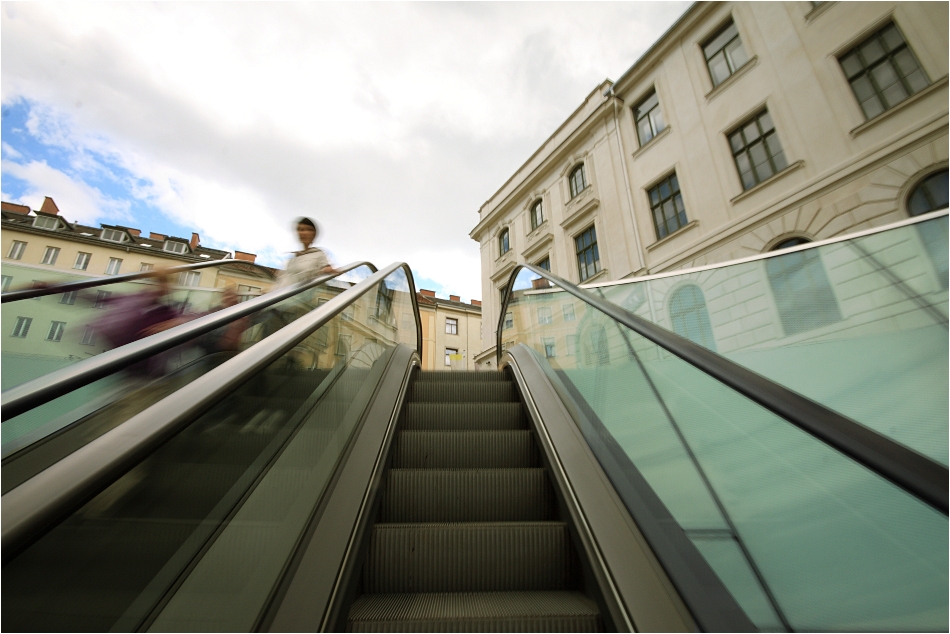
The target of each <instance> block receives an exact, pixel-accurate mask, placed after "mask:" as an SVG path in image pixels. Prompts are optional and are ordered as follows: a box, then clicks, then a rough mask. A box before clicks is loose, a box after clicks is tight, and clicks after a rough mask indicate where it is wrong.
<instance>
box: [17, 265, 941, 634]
mask: <svg viewBox="0 0 950 634" xmlns="http://www.w3.org/2000/svg"><path fill="white" fill-rule="evenodd" d="M776 257H784V256H781V255H779V256H776ZM609 300H610V295H609V294H608V296H607V298H605V297H604V293H601V292H596V291H593V292H592V291H591V290H586V289H583V288H579V287H577V286H575V285H573V284H571V283H569V282H566V281H565V280H562V279H560V278H558V277H557V276H555V275H552V274H550V273H549V272H547V271H544V270H540V269H537V268H535V267H530V266H522V267H520V268H516V270H515V271H514V272H513V274H512V276H511V279H510V281H509V285H508V288H507V292H506V297H505V309H504V310H502V311H501V315H500V319H499V324H498V330H497V333H498V351H499V356H498V360H499V365H498V367H499V368H501V370H500V371H496V372H479V373H465V372H422V371H420V369H419V365H420V361H419V359H420V352H421V334H422V332H421V328H420V321H419V316H418V308H417V306H416V304H415V289H414V286H413V282H412V276H411V273H410V272H409V270H408V267H406V266H405V265H401V264H394V265H391V266H389V267H387V268H385V269H383V270H380V271H379V272H377V273H374V274H373V275H370V276H369V277H367V278H366V279H364V280H362V281H361V282H359V283H357V284H355V285H353V286H352V287H350V288H349V289H347V290H345V291H343V292H341V293H339V294H337V295H336V296H334V297H332V298H330V299H329V301H327V302H326V303H323V304H321V305H319V306H317V307H316V308H314V309H313V310H311V311H310V312H308V313H306V314H304V315H302V316H300V317H299V318H298V319H296V321H293V322H292V323H290V324H289V325H287V326H285V327H284V328H281V329H280V330H278V331H276V332H275V333H273V334H271V335H270V336H268V337H266V338H264V339H262V340H260V341H258V342H256V343H254V345H252V346H250V347H248V348H247V349H246V350H244V351H243V352H241V353H239V354H237V355H236V356H233V357H231V358H228V359H226V360H224V361H222V362H221V363H220V364H218V365H216V366H215V367H213V368H211V369H209V370H208V371H207V372H205V373H203V374H202V375H201V376H200V377H197V378H195V379H194V380H192V381H190V382H188V383H187V384H185V385H183V386H182V387H180V388H178V389H177V390H176V391H175V392H174V393H172V394H171V395H169V396H167V397H165V398H163V399H162V400H160V401H158V402H157V403H155V404H153V405H151V406H149V407H146V408H145V409H143V410H142V411H140V412H138V413H136V414H135V415H133V416H131V417H130V418H129V419H128V420H127V421H125V422H123V423H121V424H119V425H117V426H115V427H114V428H112V429H110V430H107V431H105V432H104V433H102V434H101V435H100V436H98V437H96V438H93V439H91V440H90V441H89V442H87V443H85V444H83V445H82V446H80V447H78V448H77V449H75V450H74V451H72V452H71V453H69V454H68V455H65V456H63V457H62V458H61V459H59V460H57V461H56V462H55V463H52V464H49V465H48V466H47V467H46V468H44V469H41V470H38V471H37V472H36V473H35V474H34V475H33V476H32V477H29V478H25V479H21V480H22V482H21V483H20V484H19V485H18V486H14V487H12V488H10V489H7V488H6V484H5V485H4V486H5V488H4V495H3V561H4V568H3V581H4V583H3V599H4V600H5V603H4V611H3V617H2V618H3V626H5V627H6V628H7V629H11V630H12V629H23V630H63V629H69V630H116V631H126V630H149V631H207V630H216V631H221V630H226V631H344V630H347V631H659V630H663V631H687V630H688V631H753V630H763V631H801V630H862V631H889V630H913V631H932V630H945V629H946V627H947V618H948V617H947V598H946V597H947V540H946V535H947V469H946V466H945V465H944V464H941V463H940V462H939V461H935V460H934V459H932V458H930V457H928V456H927V455H925V454H924V453H922V452H919V451H915V450H914V449H913V448H908V447H907V446H905V445H902V444H899V443H897V442H895V441H894V440H893V439H892V438H891V437H889V436H888V435H886V434H883V433H880V432H879V431H876V430H875V429H873V428H871V427H868V426H864V425H862V424H860V423H858V422H856V421H854V420H852V419H850V418H848V417H847V416H844V415H842V414H840V413H839V412H837V411H835V410H834V409H831V408H829V407H827V406H826V405H824V404H822V403H821V402H819V401H816V400H812V399H809V398H806V397H805V396H802V395H801V394H798V393H796V392H793V391H791V390H789V389H788V388H787V387H785V386H783V385H781V384H780V383H777V382H775V381H773V380H770V379H768V378H766V377H763V376H762V375H760V374H757V373H754V372H751V371H750V370H749V369H748V368H746V367H744V366H741V365H740V364H738V363H736V362H734V361H732V360H730V359H729V358H726V357H725V356H723V355H719V354H717V353H715V352H714V351H712V350H710V349H709V348H708V347H704V346H702V345H699V344H697V343H695V342H693V341H690V340H689V339H688V338H684V337H681V336H679V335H677V334H676V333H675V332H672V331H670V330H667V329H665V328H662V327H660V326H658V325H657V324H656V323H653V322H651V321H650V320H647V319H644V318H642V317H639V316H638V315H637V314H634V313H635V311H634V310H629V309H628V307H625V306H623V305H622V302H619V301H618V302H617V303H613V302H611V301H609ZM928 300H929V302H928V304H927V305H928V306H931V307H934V306H936V307H937V309H938V310H939V309H941V308H943V309H944V310H945V308H946V296H945V295H944V296H943V299H940V296H939V294H938V295H937V297H936V299H934V298H933V297H930V298H928ZM941 302H943V303H942V304H941ZM917 303H918V305H919V304H920V302H919V301H918V302H917ZM568 304H570V309H568V308H567V305H568ZM921 310H924V308H923V307H921ZM906 321H907V322H908V323H910V322H911V320H909V319H907V320H906ZM928 332H929V331H928ZM572 337H573V338H574V339H571V338H572ZM944 387H945V386H944ZM5 396H6V395H5ZM945 428H946V423H944V429H945ZM895 433H898V434H899V433H904V430H897V432H895ZM944 433H945V432H944ZM4 469H5V471H4V474H3V475H4V480H5V479H6V474H7V472H6V469H7V465H6V464H5V465H4Z"/></svg>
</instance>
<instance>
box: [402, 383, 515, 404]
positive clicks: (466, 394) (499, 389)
mask: <svg viewBox="0 0 950 634" xmlns="http://www.w3.org/2000/svg"><path fill="white" fill-rule="evenodd" d="M410 399H411V400H412V401H414V402H417V403H419V402H422V403H438V402H448V403H516V402H518V393H517V391H516V390H515V384H514V383H511V382H510V381H468V382H464V383H463V382H456V381H415V382H413V384H412V388H411V390H410Z"/></svg>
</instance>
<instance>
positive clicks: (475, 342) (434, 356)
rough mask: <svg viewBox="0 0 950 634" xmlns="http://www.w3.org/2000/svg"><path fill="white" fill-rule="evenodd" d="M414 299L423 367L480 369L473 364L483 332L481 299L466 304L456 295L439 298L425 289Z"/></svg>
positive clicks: (429, 368) (424, 368)
mask: <svg viewBox="0 0 950 634" xmlns="http://www.w3.org/2000/svg"><path fill="white" fill-rule="evenodd" d="M416 300H417V301H418V304H419V320H420V322H421V323H422V369H423V370H477V369H481V368H479V367H476V365H475V352H476V351H477V350H478V349H479V346H480V344H481V339H482V334H483V333H482V331H481V330H482V306H481V302H480V301H478V300H472V303H471V304H466V303H464V302H462V301H461V298H460V297H459V296H458V295H449V299H441V298H439V297H436V296H435V291H430V290H426V289H420V290H419V292H418V293H417V294H416ZM485 369H487V368H485Z"/></svg>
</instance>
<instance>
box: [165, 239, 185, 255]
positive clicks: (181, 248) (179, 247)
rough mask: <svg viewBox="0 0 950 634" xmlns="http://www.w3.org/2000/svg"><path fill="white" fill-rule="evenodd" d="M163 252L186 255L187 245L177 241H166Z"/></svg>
mask: <svg viewBox="0 0 950 634" xmlns="http://www.w3.org/2000/svg"><path fill="white" fill-rule="evenodd" d="M165 250H166V251H168V252H169V253H187V251H188V245H187V244H185V243H184V242H178V241H177V240H166V241H165Z"/></svg>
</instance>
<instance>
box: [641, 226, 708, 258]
mask: <svg viewBox="0 0 950 634" xmlns="http://www.w3.org/2000/svg"><path fill="white" fill-rule="evenodd" d="M698 226H699V221H698V220H691V221H689V222H687V223H686V224H685V225H683V226H682V227H680V228H679V229H677V230H676V231H674V232H673V233H671V234H670V235H668V236H666V237H665V238H663V239H662V240H657V241H656V242H654V243H653V244H648V245H647V246H646V250H647V251H652V250H653V249H656V248H657V247H659V246H661V245H663V244H666V243H667V242H669V241H670V240H673V239H674V238H678V237H679V236H681V235H683V234H684V233H686V232H687V231H689V230H690V229H692V228H693V227H698Z"/></svg>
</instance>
